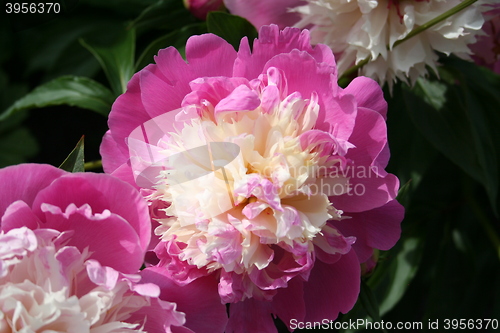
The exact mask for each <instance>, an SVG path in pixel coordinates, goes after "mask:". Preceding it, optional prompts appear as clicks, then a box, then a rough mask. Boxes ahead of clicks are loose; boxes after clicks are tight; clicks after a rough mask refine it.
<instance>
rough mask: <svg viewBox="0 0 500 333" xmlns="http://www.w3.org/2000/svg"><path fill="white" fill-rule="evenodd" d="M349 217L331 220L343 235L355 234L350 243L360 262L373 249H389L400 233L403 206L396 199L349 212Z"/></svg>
mask: <svg viewBox="0 0 500 333" xmlns="http://www.w3.org/2000/svg"><path fill="white" fill-rule="evenodd" d="M348 215H349V216H351V218H350V219H346V220H341V221H332V222H331V223H332V224H333V225H335V227H337V228H338V229H339V230H340V232H341V233H342V234H343V235H344V236H355V237H356V243H354V244H353V245H352V247H353V248H354V250H355V251H356V254H357V255H358V258H359V261H360V262H365V261H366V260H367V259H369V258H370V256H371V255H372V252H373V249H374V248H375V249H379V250H384V251H385V250H389V249H390V248H392V247H393V246H394V244H396V242H397V241H398V239H399V237H400V235H401V221H402V220H403V217H404V208H403V206H401V205H400V204H399V203H398V202H397V201H396V200H392V201H390V202H388V203H387V204H385V205H384V206H382V207H379V208H375V209H372V210H370V211H366V212H361V213H349V214H348Z"/></svg>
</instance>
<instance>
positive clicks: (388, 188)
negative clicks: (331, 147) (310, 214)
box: [330, 108, 399, 212]
mask: <svg viewBox="0 0 500 333" xmlns="http://www.w3.org/2000/svg"><path fill="white" fill-rule="evenodd" d="M349 142H351V143H352V144H353V145H354V146H355V147H354V148H351V149H349V150H348V152H347V154H346V156H345V157H346V158H348V159H351V160H352V161H353V164H351V165H349V169H347V170H348V171H347V174H348V177H349V178H350V179H349V184H350V187H351V191H349V192H348V193H345V194H343V195H340V196H332V197H330V200H331V202H332V203H333V205H334V206H335V207H337V208H338V209H342V210H343V211H344V212H362V211H365V210H370V209H373V208H377V207H380V206H382V205H384V204H386V203H387V202H389V201H391V200H393V199H394V198H395V197H396V195H397V191H398V189H399V180H398V179H397V177H396V176H394V175H391V174H387V173H386V172H385V170H384V168H385V166H386V165H387V161H388V159H389V154H388V150H387V130H386V124H385V121H384V119H383V117H382V116H381V115H380V114H379V113H377V112H375V111H372V110H369V109H365V108H358V115H357V118H356V125H355V127H354V130H353V133H352V135H351V137H350V138H349Z"/></svg>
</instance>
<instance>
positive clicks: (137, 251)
mask: <svg viewBox="0 0 500 333" xmlns="http://www.w3.org/2000/svg"><path fill="white" fill-rule="evenodd" d="M40 212H41V213H42V214H43V215H44V216H43V217H42V220H43V223H42V225H41V227H43V228H49V229H55V230H58V231H61V232H63V231H71V232H73V235H72V237H71V238H70V239H69V241H68V245H71V246H75V247H77V248H78V249H79V250H80V251H81V252H83V251H84V250H85V249H86V248H88V249H89V251H90V254H91V255H90V258H93V259H96V260H98V261H99V262H100V263H101V264H102V265H105V266H109V267H112V268H114V269H116V270H118V271H121V272H124V273H136V272H137V271H138V270H139V268H140V267H141V266H142V263H143V259H144V250H143V249H142V248H141V247H140V245H139V244H140V243H139V237H138V235H137V233H136V232H135V230H134V229H133V228H132V226H131V225H130V224H129V223H128V222H127V221H125V220H124V219H123V218H122V217H120V216H118V215H115V214H112V213H109V211H107V213H106V212H105V213H103V214H95V213H94V214H93V212H92V211H91V208H90V207H89V206H88V205H84V206H82V207H80V208H77V207H76V206H75V205H70V206H68V208H67V209H66V210H65V211H62V210H61V209H60V208H59V207H56V206H53V205H50V204H42V207H41V211H40Z"/></svg>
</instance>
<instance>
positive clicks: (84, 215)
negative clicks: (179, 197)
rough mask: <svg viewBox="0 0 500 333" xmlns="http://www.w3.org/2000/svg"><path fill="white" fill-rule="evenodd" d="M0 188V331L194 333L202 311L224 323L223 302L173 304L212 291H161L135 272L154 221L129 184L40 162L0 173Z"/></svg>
mask: <svg viewBox="0 0 500 333" xmlns="http://www.w3.org/2000/svg"><path fill="white" fill-rule="evenodd" d="M0 181H1V182H2V184H3V191H2V192H1V193H0V216H1V224H0V230H1V234H0V260H1V262H0V332H4V330H7V331H9V332H10V330H12V331H15V332H17V331H19V332H24V331H25V330H26V329H27V328H28V327H29V328H30V329H32V330H33V331H36V332H42V331H46V330H52V331H60V332H70V331H71V332H73V331H74V332H93V333H104V332H117V331H120V332H128V331H130V332H171V331H172V330H171V328H172V329H173V327H175V329H174V331H175V332H193V329H197V328H198V327H199V324H198V323H197V319H196V318H197V317H199V313H198V311H205V313H207V314H209V315H211V316H214V317H215V318H225V317H226V315H225V307H224V306H223V305H222V304H220V302H216V303H214V302H204V304H205V308H201V309H200V306H199V304H195V305H193V304H192V303H193V302H187V301H183V302H182V310H179V309H177V304H176V303H173V302H172V301H171V300H169V299H168V298H169V297H168V296H169V293H170V292H171V291H173V295H174V296H175V297H176V298H177V299H178V298H179V296H178V295H182V294H187V295H189V294H191V293H192V292H203V293H205V294H207V295H214V296H217V292H216V291H214V290H213V289H212V288H208V287H205V285H202V286H201V287H200V286H198V287H196V288H195V287H193V288H191V287H190V286H186V287H183V288H179V287H178V286H174V285H169V287H168V288H166V287H165V283H166V282H164V283H163V285H162V288H160V287H158V286H157V285H155V284H154V283H152V281H150V280H152V278H151V277H150V276H151V274H150V273H147V271H148V269H145V270H143V271H141V272H139V269H140V268H141V266H142V265H143V262H144V255H145V252H146V250H147V248H148V246H149V240H150V237H151V220H150V216H149V214H148V206H147V204H146V201H145V200H144V199H143V198H142V197H141V196H140V194H139V192H138V191H137V190H136V189H134V188H133V186H131V185H129V184H127V183H125V182H123V181H120V180H119V179H116V178H114V177H111V176H109V175H105V174H92V173H75V174H71V173H67V172H65V171H63V170H60V169H57V168H55V167H52V166H49V165H37V164H24V165H17V166H12V167H7V168H4V169H1V170H0ZM160 293H161V295H162V297H161V299H160V298H158V296H160ZM212 298H213V297H212ZM195 303H199V302H195ZM191 305H193V306H192V308H193V309H191ZM180 311H182V312H180ZM203 315H205V314H203ZM183 325H184V326H183ZM224 325H225V321H222V322H221V320H219V321H218V322H216V323H214V324H209V326H208V327H209V329H211V328H214V330H213V331H214V332H215V331H217V330H218V328H219V327H220V326H224ZM23 328H24V330H23Z"/></svg>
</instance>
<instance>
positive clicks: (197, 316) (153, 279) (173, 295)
mask: <svg viewBox="0 0 500 333" xmlns="http://www.w3.org/2000/svg"><path fill="white" fill-rule="evenodd" d="M164 273H165V270H164V269H162V268H160V267H149V268H146V269H144V270H143V271H142V272H141V276H142V280H141V283H144V282H149V283H154V284H156V285H158V286H159V287H160V289H161V294H160V298H161V299H162V300H165V301H169V302H175V303H176V304H177V310H178V311H182V312H184V313H185V314H186V324H185V325H184V326H186V327H187V328H189V329H191V330H193V331H194V332H214V333H216V332H224V329H225V327H226V323H227V315H226V307H225V305H224V304H222V303H221V301H220V298H219V294H218V293H217V280H216V279H215V276H214V275H209V276H204V277H201V278H199V279H196V280H195V281H193V282H191V283H189V284H187V285H185V286H182V287H180V286H179V285H177V284H176V283H175V282H174V281H172V280H171V279H169V278H168V276H166V275H165V274H164Z"/></svg>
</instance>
